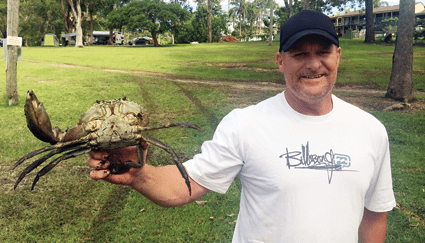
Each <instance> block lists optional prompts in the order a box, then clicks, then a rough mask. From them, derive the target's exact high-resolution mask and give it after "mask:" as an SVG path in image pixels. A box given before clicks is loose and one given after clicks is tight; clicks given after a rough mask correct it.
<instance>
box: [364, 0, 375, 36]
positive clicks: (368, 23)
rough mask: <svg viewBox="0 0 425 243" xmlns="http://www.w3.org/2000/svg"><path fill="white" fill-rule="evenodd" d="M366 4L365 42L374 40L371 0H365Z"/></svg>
mask: <svg viewBox="0 0 425 243" xmlns="http://www.w3.org/2000/svg"><path fill="white" fill-rule="evenodd" d="M365 5H366V14H365V15H366V36H365V40H364V42H365V43H373V42H375V24H374V22H375V20H374V18H373V0H365Z"/></svg>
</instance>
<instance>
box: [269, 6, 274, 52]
mask: <svg viewBox="0 0 425 243" xmlns="http://www.w3.org/2000/svg"><path fill="white" fill-rule="evenodd" d="M272 44H273V0H270V33H269V46H271V45H272Z"/></svg>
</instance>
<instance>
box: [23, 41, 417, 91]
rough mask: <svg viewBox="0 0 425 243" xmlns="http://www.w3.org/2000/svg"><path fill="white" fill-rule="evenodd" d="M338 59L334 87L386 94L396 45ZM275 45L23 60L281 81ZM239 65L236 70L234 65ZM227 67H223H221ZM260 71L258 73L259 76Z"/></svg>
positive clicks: (123, 50) (114, 49) (27, 52)
mask: <svg viewBox="0 0 425 243" xmlns="http://www.w3.org/2000/svg"><path fill="white" fill-rule="evenodd" d="M340 43H341V46H342V47H343V50H342V60H341V63H340V69H339V74H338V75H339V78H338V82H337V85H354V86H355V85H368V86H370V87H374V88H380V89H385V88H386V87H387V85H388V82H389V76H390V74H391V66H392V53H393V52H394V46H390V45H366V44H363V43H362V40H359V39H354V40H346V39H341V40H340ZM277 50H278V43H277V42H274V43H273V45H272V46H269V45H268V43H267V42H241V43H213V44H199V45H173V46H171V45H169V46H164V47H161V48H155V47H152V46H92V47H85V48H82V49H78V48H73V47H67V48H43V47H27V48H25V47H24V48H23V50H22V58H23V59H25V60H28V61H34V62H50V63H67V64H75V65H82V66H87V67H96V68H110V69H127V70H143V71H149V72H160V73H166V74H170V75H174V76H177V77H182V78H190V79H208V80H230V81H257V82H283V78H282V76H281V75H280V73H278V72H277V71H278V70H277V64H276V61H275V54H276V51H277ZM424 55H425V48H423V47H414V67H413V70H414V84H415V88H416V89H421V90H425V82H424V80H425V61H424ZM234 63H239V64H240V65H242V67H243V68H242V69H241V68H239V67H240V66H235V65H232V64H234ZM224 64H226V65H224ZM259 69H261V71H259Z"/></svg>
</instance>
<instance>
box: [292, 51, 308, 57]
mask: <svg viewBox="0 0 425 243" xmlns="http://www.w3.org/2000/svg"><path fill="white" fill-rule="evenodd" d="M304 54H305V53H304V52H298V53H295V54H294V57H300V56H303V55H304Z"/></svg>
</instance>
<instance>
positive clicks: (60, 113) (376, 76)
mask: <svg viewBox="0 0 425 243" xmlns="http://www.w3.org/2000/svg"><path fill="white" fill-rule="evenodd" d="M341 47H342V49H343V52H342V61H341V65H340V67H341V68H340V72H339V74H338V75H339V76H338V83H337V86H338V87H346V86H350V87H356V86H362V87H368V88H374V89H381V90H382V89H385V88H386V84H388V81H389V75H390V72H391V58H392V54H391V53H392V52H393V51H394V46H384V45H364V44H362V43H361V42H360V41H358V40H341ZM277 48H278V47H277V43H274V45H273V46H268V45H267V43H266V42H249V43H224V44H218V43H214V44H199V45H174V46H165V47H161V48H153V47H149V46H142V47H126V46H118V47H112V46H95V47H84V48H82V49H77V48H72V47H66V48H42V47H31V48H28V47H24V48H23V50H22V59H23V61H21V62H19V63H18V89H19V90H18V92H19V99H20V103H19V105H17V106H12V107H9V106H7V103H8V102H7V98H6V92H5V90H4V89H0V97H2V100H3V102H2V103H1V105H0V113H1V114H2V115H1V116H0V150H1V153H0V168H1V169H2V170H1V172H0V181H1V182H2V183H1V185H0V192H1V194H2V197H0V229H1V230H0V240H1V241H2V242H81V241H83V242H84V241H88V242H230V239H231V237H232V233H233V229H234V225H235V220H236V218H237V214H238V208H239V197H240V184H239V182H238V181H235V182H234V183H233V184H232V186H231V188H230V189H229V191H228V192H227V193H226V194H225V195H221V194H217V193H210V194H208V195H207V196H205V197H204V198H202V199H201V200H202V201H206V203H205V204H203V205H198V204H196V203H193V204H190V205H186V206H184V207H179V208H169V209H166V208H161V207H159V206H156V205H155V204H153V203H151V202H149V201H148V200H146V199H145V198H144V197H143V196H141V195H139V194H138V193H136V192H134V191H132V190H129V189H128V188H127V187H124V186H118V185H111V184H108V183H105V182H102V181H92V180H90V179H89V176H88V173H89V171H90V170H89V168H87V166H86V162H85V161H86V158H87V157H86V156H81V157H77V158H74V159H70V160H68V161H65V162H63V163H61V164H59V165H58V166H57V167H56V168H55V169H53V170H52V171H51V172H50V173H48V174H46V175H45V176H44V177H42V178H41V179H40V181H39V182H38V184H37V185H36V187H35V189H34V190H33V191H30V188H31V183H32V180H33V179H34V177H35V174H36V172H37V171H38V169H36V170H35V171H34V172H32V173H30V174H29V175H27V177H26V178H25V179H24V180H23V181H22V182H21V184H20V185H19V186H18V188H17V190H13V185H14V183H15V181H16V179H17V178H18V176H19V174H20V172H21V171H22V170H23V168H24V167H25V166H28V165H29V164H30V162H25V163H24V165H21V166H19V167H18V168H17V169H15V170H13V171H12V170H10V167H11V165H13V164H14V162H15V161H16V160H17V159H18V158H20V157H21V156H23V155H24V154H27V153H29V152H30V151H33V150H35V149H38V148H41V147H43V146H46V144H45V143H43V142H41V141H39V140H37V139H36V138H34V136H33V135H32V134H31V133H30V132H29V131H28V129H27V127H26V121H25V116H24V112H23V105H24V100H25V94H26V91H27V90H28V89H33V90H34V91H35V92H36V94H37V96H38V98H39V99H40V100H41V101H42V102H43V103H44V105H45V107H46V109H47V112H48V113H49V115H50V118H51V120H52V125H53V126H59V127H60V128H62V130H64V129H66V128H67V127H69V126H73V125H75V124H76V122H77V121H78V119H79V117H80V115H81V114H82V112H84V111H85V110H87V109H88V108H89V107H90V106H91V104H92V103H93V102H94V101H95V100H109V99H114V98H118V97H124V96H126V97H127V98H128V99H130V100H133V101H135V102H137V103H139V104H141V105H143V106H144V107H145V108H146V109H147V110H148V111H149V113H150V117H151V124H162V123H165V122H169V121H185V122H192V123H196V124H198V125H200V126H201V127H202V128H203V132H199V131H196V130H193V129H184V128H170V129H164V130H158V131H152V132H150V133H149V135H150V136H152V137H155V138H158V139H160V140H161V141H163V142H165V143H166V144H168V145H170V146H171V147H172V148H174V149H175V150H176V152H177V153H178V154H179V155H180V157H182V159H183V160H184V159H187V158H191V157H192V156H193V155H194V154H196V153H198V152H199V151H200V146H201V144H202V142H203V141H205V140H208V139H211V137H212V134H213V132H214V130H215V128H216V126H217V124H218V122H219V121H220V120H221V119H222V118H223V116H224V115H226V114H227V113H228V112H229V111H231V110H232V109H234V108H238V107H246V106H248V105H251V104H255V103H257V102H258V101H261V100H263V99H265V98H267V97H270V96H273V95H275V94H276V93H278V92H281V90H282V89H281V88H280V87H281V86H282V85H281V84H283V83H284V80H283V79H282V77H281V75H280V74H279V73H278V72H277V65H276V64H275V61H274V54H275V53H276V50H277ZM414 50H415V53H414V83H415V88H416V89H420V90H425V81H424V80H425V71H424V70H425V48H423V47H415V49H414ZM0 68H3V70H4V68H5V62H2V63H0ZM0 78H2V79H3V80H5V73H4V72H3V73H0ZM182 80H183V81H185V80H186V81H187V80H192V81H193V80H201V81H202V80H203V81H207V82H183V81H182ZM213 81H225V82H221V83H217V82H213ZM239 83H242V84H245V85H235V84H239ZM257 83H263V84H264V86H259V85H257ZM247 84H252V86H251V85H247ZM2 85H3V87H4V86H5V83H4V82H3V84H2ZM341 95H342V96H344V93H341ZM418 97H420V99H419V102H422V103H423V102H424V98H425V97H424V95H419V96H418ZM342 98H344V97H342ZM371 112H372V114H373V115H375V116H376V117H377V118H378V119H379V120H381V121H382V122H383V123H384V125H385V126H386V128H387V130H388V134H389V138H390V144H391V156H392V167H393V178H394V179H393V181H394V190H395V194H396V199H397V202H398V204H397V208H395V209H394V210H393V211H392V212H390V213H389V215H388V236H387V242H425V234H424V232H425V199H424V198H425V171H424V169H425V165H424V162H425V152H424V149H423V148H424V147H425V142H424V137H425V136H424V135H425V118H424V117H425V111H424V110H422V111H421V110H415V111H412V112H398V111H395V112H384V111H380V110H374V111H371ZM170 161H171V157H170V156H169V154H167V153H165V152H163V151H162V150H160V149H157V148H155V147H152V148H151V149H150V150H149V155H148V163H151V164H154V165H160V164H167V163H169V162H170Z"/></svg>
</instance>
